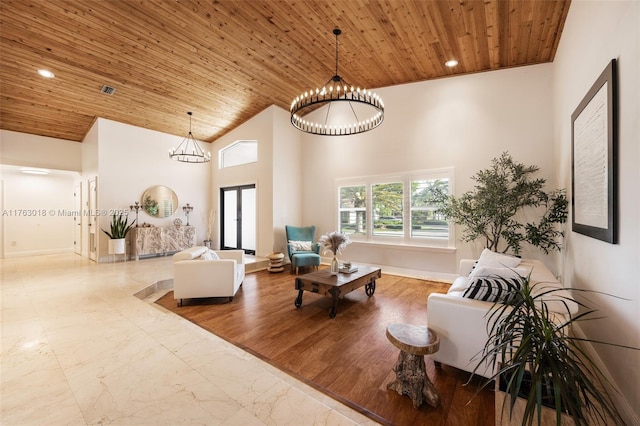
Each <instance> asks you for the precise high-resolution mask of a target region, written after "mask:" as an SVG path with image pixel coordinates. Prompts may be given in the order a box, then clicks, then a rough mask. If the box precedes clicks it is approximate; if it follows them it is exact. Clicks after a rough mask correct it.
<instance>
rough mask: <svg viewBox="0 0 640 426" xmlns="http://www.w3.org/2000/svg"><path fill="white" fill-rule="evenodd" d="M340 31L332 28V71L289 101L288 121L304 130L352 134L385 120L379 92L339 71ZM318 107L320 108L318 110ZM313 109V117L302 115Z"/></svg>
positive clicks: (326, 134) (318, 132)
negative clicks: (316, 85)
mask: <svg viewBox="0 0 640 426" xmlns="http://www.w3.org/2000/svg"><path fill="white" fill-rule="evenodd" d="M341 33H342V31H340V29H338V28H336V29H334V30H333V34H335V36H336V73H335V75H334V76H333V77H331V78H330V79H329V81H327V82H326V83H325V84H324V86H322V88H316V89H315V90H310V91H308V92H304V93H303V94H301V95H300V96H298V97H296V98H295V99H294V100H293V102H292V103H291V109H290V111H291V124H293V126H294V127H296V128H297V129H299V130H302V131H303V132H307V133H311V134H314V135H323V136H346V135H355V134H357V133H363V132H367V131H369V130H373V129H375V128H376V127H378V126H379V125H380V124H381V123H382V120H384V103H383V102H382V99H380V96H378V95H377V94H375V93H373V92H371V91H370V90H366V89H361V88H360V87H357V88H354V86H352V85H350V84H348V83H347V82H346V81H345V80H344V79H343V78H342V77H340V75H339V74H338V36H339V35H340V34H341ZM320 109H322V111H317V110H320ZM324 109H326V111H324ZM332 109H333V111H332ZM312 112H314V114H313V117H314V118H315V119H309V120H307V119H306V118H305V116H306V115H307V114H310V113H312ZM322 117H324V120H322Z"/></svg>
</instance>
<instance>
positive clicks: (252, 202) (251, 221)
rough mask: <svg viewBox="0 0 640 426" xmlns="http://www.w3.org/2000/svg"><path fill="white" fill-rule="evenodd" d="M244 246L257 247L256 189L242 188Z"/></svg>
mask: <svg viewBox="0 0 640 426" xmlns="http://www.w3.org/2000/svg"><path fill="white" fill-rule="evenodd" d="M242 248H243V249H245V250H254V251H255V249H256V189H255V188H251V189H243V190H242Z"/></svg>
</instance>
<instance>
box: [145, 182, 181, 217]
mask: <svg viewBox="0 0 640 426" xmlns="http://www.w3.org/2000/svg"><path fill="white" fill-rule="evenodd" d="M142 208H143V209H144V211H145V212H147V214H148V215H149V216H153V217H159V218H163V217H169V216H171V215H172V214H173V212H175V211H176V209H177V208H178V196H177V195H176V193H175V192H173V191H172V190H171V188H168V187H166V186H162V185H157V186H152V187H151V188H149V189H147V190H146V191H144V194H142Z"/></svg>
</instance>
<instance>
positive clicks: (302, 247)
mask: <svg viewBox="0 0 640 426" xmlns="http://www.w3.org/2000/svg"><path fill="white" fill-rule="evenodd" d="M289 244H291V248H292V249H293V250H295V251H311V241H293V240H289Z"/></svg>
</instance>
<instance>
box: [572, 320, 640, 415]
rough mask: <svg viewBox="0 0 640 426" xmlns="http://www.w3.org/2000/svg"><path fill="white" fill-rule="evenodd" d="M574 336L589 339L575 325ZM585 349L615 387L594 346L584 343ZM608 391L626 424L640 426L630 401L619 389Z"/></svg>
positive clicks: (573, 327)
mask: <svg viewBox="0 0 640 426" xmlns="http://www.w3.org/2000/svg"><path fill="white" fill-rule="evenodd" d="M571 330H572V332H573V334H574V335H575V336H576V337H578V338H580V339H587V336H586V334H584V332H583V331H582V329H581V328H580V325H579V324H575V323H574V324H573V325H572V328H571ZM583 348H584V350H585V351H586V352H587V354H588V355H589V357H590V358H591V360H592V361H593V363H594V364H595V365H596V367H598V368H599V369H600V371H601V372H602V374H603V375H604V377H605V378H606V379H607V381H608V382H609V383H611V384H612V385H613V386H615V381H614V380H613V379H612V378H611V374H610V373H609V370H608V369H607V367H606V365H605V364H604V362H602V359H601V358H600V356H599V355H598V353H597V352H596V351H595V349H594V348H593V345H592V344H591V343H589V342H583ZM606 391H607V392H608V393H609V395H611V399H613V401H614V403H615V405H616V407H617V408H618V409H619V410H620V415H621V416H622V418H623V420H624V421H625V424H628V425H640V417H638V415H637V414H636V413H635V411H634V410H633V408H632V406H631V404H630V403H629V401H628V400H627V399H626V398H625V396H624V395H623V394H622V392H620V390H619V389H606Z"/></svg>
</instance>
